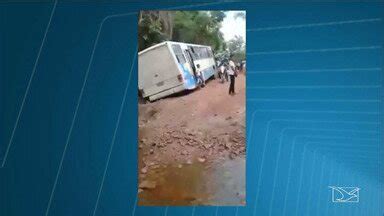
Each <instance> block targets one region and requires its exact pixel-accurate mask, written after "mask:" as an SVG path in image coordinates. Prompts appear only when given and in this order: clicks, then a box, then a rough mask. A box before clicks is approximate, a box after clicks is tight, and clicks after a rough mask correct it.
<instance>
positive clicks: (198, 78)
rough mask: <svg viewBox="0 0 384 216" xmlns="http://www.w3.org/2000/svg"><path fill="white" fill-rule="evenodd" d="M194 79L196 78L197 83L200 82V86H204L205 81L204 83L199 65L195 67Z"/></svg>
mask: <svg viewBox="0 0 384 216" xmlns="http://www.w3.org/2000/svg"><path fill="white" fill-rule="evenodd" d="M196 78H197V80H198V82H199V80H200V83H201V86H202V87H204V86H205V81H204V78H203V74H202V73H201V70H200V65H199V64H197V65H196Z"/></svg>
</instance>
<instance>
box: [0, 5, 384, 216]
mask: <svg viewBox="0 0 384 216" xmlns="http://www.w3.org/2000/svg"><path fill="white" fill-rule="evenodd" d="M159 8H168V9H193V10H195V9H196V10H197V9H200V10H201V9H206V10H208V9H222V10H229V9H231V10H233V9H246V10H247V53H248V55H247V68H248V71H247V205H246V207H140V206H136V203H137V199H136V193H137V186H136V185H137V177H136V176H137V174H136V173H137V72H136V71H137V59H136V57H137V56H136V53H137V44H136V42H137V11H139V10H140V9H159ZM0 17H1V18H0V26H1V28H0V29H1V34H0V40H1V43H0V67H1V68H0V99H1V100H0V112H1V115H0V120H1V121H0V130H1V131H0V158H2V159H0V162H2V164H1V168H0V215H5V216H13V215H169V216H173V215H175V216H178V215H257V216H259V215H287V216H288V215H339V216H340V215H362V216H366V215H372V216H375V215H377V216H379V215H383V213H384V205H383V200H384V199H383V198H384V197H383V196H384V195H383V194H384V191H383V166H382V165H383V157H384V155H383V153H384V152H383V145H382V144H383V128H382V124H383V87H382V85H383V66H384V65H383V61H384V54H383V41H384V24H383V22H384V20H383V19H384V4H383V3H251V2H248V3H243V2H213V3H197V2H186V3H172V2H169V1H168V2H164V3H154V2H150V3H134V2H121V1H120V2H118V1H116V2H113V3H107V2H103V3H92V2H82V3H76V2H72V1H59V2H53V1H52V2H49V1H47V2H33V3H27V2H19V3H0ZM328 186H356V187H359V188H360V189H361V190H360V200H359V203H342V204H340V203H332V202H331V189H330V188H328Z"/></svg>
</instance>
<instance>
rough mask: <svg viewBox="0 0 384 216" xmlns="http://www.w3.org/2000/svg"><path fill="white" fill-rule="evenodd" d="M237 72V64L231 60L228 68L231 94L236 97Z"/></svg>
mask: <svg viewBox="0 0 384 216" xmlns="http://www.w3.org/2000/svg"><path fill="white" fill-rule="evenodd" d="M235 71H236V65H235V63H234V62H233V61H232V59H231V60H229V67H228V75H229V79H230V84H229V94H230V95H234V94H235V75H236V74H235V73H236V72H235Z"/></svg>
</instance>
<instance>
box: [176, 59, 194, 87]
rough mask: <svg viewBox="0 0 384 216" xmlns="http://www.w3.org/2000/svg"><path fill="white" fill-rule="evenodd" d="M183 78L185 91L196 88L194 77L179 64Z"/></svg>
mask: <svg viewBox="0 0 384 216" xmlns="http://www.w3.org/2000/svg"><path fill="white" fill-rule="evenodd" d="M179 65H180V67H181V69H182V72H183V77H184V87H185V88H186V89H194V88H196V80H195V77H194V76H193V75H192V74H191V73H190V72H189V70H188V69H187V68H185V67H184V65H183V64H179Z"/></svg>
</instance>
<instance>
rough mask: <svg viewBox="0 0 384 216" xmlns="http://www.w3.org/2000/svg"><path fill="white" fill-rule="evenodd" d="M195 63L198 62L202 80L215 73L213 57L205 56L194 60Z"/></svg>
mask: <svg viewBox="0 0 384 216" xmlns="http://www.w3.org/2000/svg"><path fill="white" fill-rule="evenodd" d="M195 64H199V65H200V67H201V73H202V76H203V78H204V80H207V79H209V78H210V77H211V76H213V75H214V74H215V68H214V66H215V61H214V59H213V58H206V59H200V60H195Z"/></svg>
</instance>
